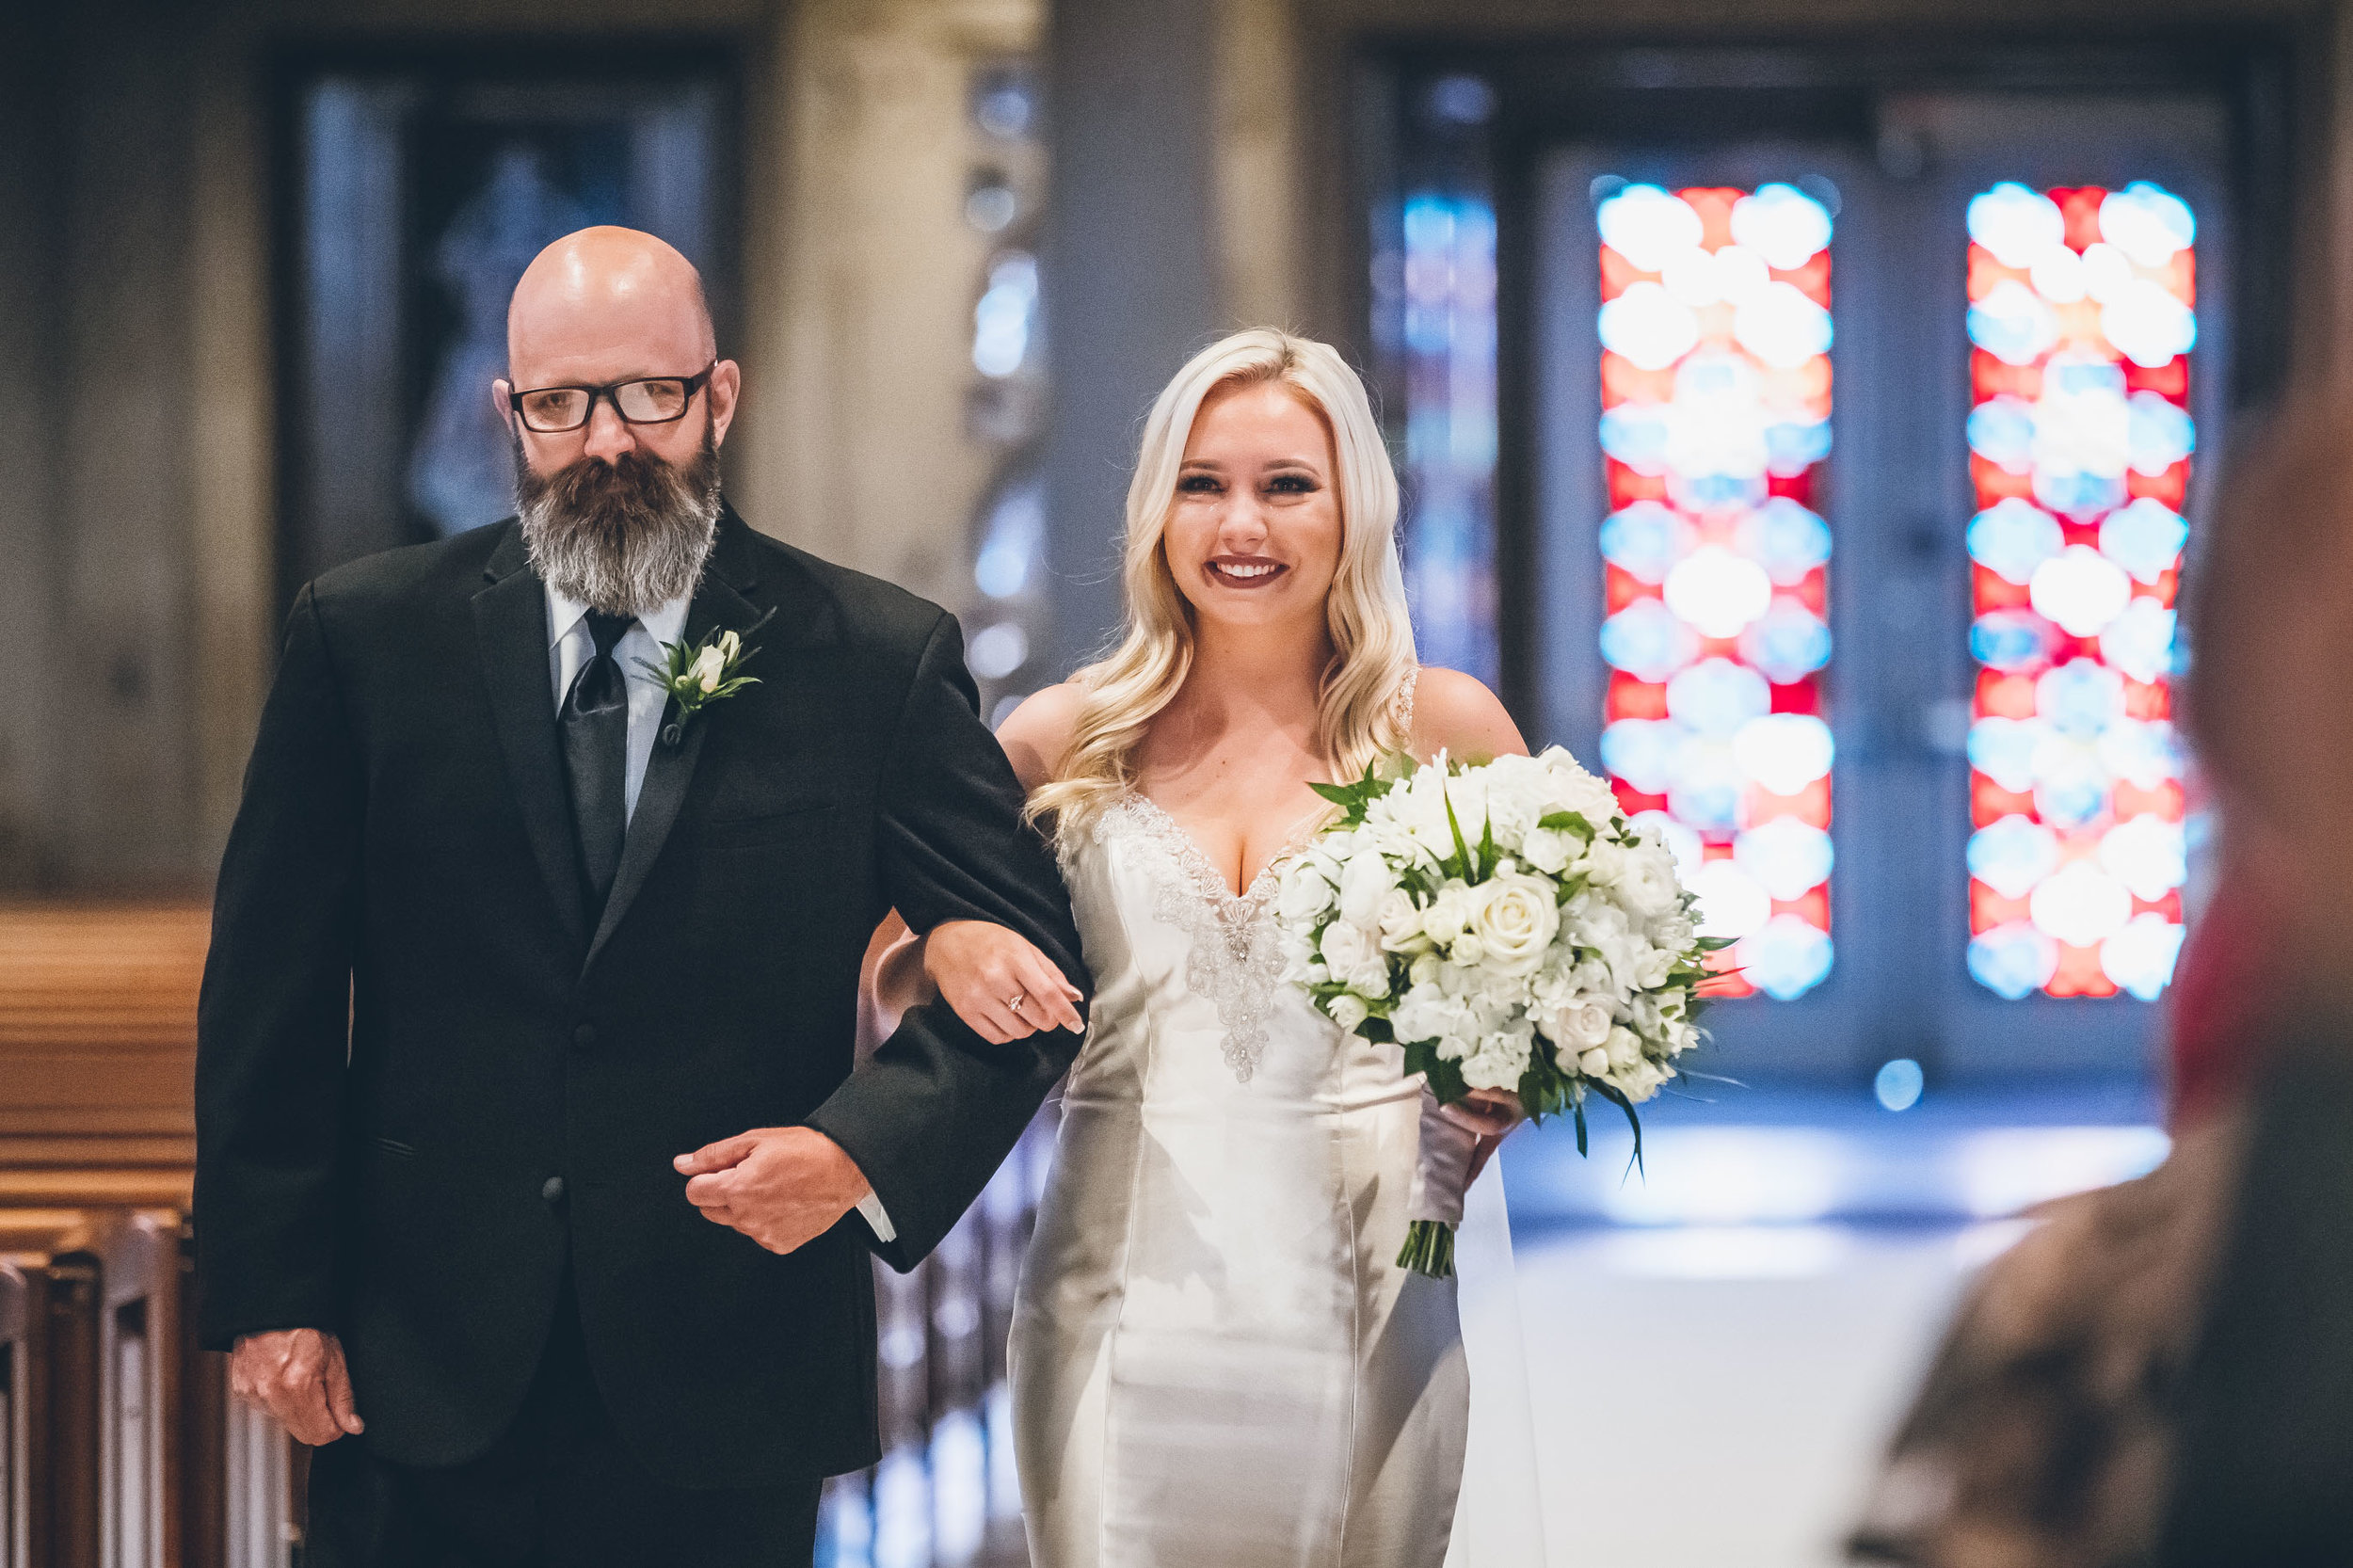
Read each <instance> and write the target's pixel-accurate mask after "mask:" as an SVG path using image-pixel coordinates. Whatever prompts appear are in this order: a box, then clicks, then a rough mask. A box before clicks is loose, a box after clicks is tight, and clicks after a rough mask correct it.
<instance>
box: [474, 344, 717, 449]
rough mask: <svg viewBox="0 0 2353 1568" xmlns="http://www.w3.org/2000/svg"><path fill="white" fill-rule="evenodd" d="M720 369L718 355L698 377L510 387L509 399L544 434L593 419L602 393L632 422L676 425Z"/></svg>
mask: <svg viewBox="0 0 2353 1568" xmlns="http://www.w3.org/2000/svg"><path fill="white" fill-rule="evenodd" d="M718 368H719V361H718V360H712V362H711V363H709V364H707V365H705V366H704V367H703V369H702V372H701V374H700V375H696V376H640V377H638V378H637V379H636V380H634V381H614V382H611V383H609V384H607V385H605V386H601V387H535V388H533V389H532V390H531V391H529V392H511V391H510V392H508V393H507V394H506V401H507V402H508V403H509V404H511V405H513V407H514V409H515V417H516V418H517V419H520V420H521V421H522V422H523V428H524V429H526V430H536V431H537V432H538V433H539V434H540V435H543V436H559V435H562V434H563V433H564V432H565V431H567V430H577V429H579V428H580V427H581V426H582V425H584V424H587V423H588V420H589V417H590V416H591V415H593V414H595V412H596V411H597V400H598V399H599V398H603V399H605V400H606V401H608V402H610V403H611V404H612V405H613V411H614V412H615V413H616V414H618V415H620V416H621V418H622V419H624V420H626V421H627V422H628V423H630V424H675V423H676V422H677V421H679V420H681V419H684V418H685V417H686V410H687V409H688V408H692V407H693V406H694V402H695V394H696V392H700V391H702V389H703V383H705V382H706V381H709V380H710V379H711V373H712V371H714V370H717V369H718Z"/></svg>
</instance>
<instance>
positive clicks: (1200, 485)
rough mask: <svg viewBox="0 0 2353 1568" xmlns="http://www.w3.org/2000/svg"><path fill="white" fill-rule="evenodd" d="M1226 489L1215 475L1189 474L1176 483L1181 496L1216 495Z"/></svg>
mask: <svg viewBox="0 0 2353 1568" xmlns="http://www.w3.org/2000/svg"><path fill="white" fill-rule="evenodd" d="M1224 488H1225V485H1224V484H1223V483H1222V482H1220V480H1219V479H1218V477H1217V475H1216V474H1214V473H1188V474H1185V475H1183V476H1182V477H1181V478H1179V479H1178V480H1177V494H1179V495H1215V494H1217V492H1218V491H1220V490H1222V489H1224Z"/></svg>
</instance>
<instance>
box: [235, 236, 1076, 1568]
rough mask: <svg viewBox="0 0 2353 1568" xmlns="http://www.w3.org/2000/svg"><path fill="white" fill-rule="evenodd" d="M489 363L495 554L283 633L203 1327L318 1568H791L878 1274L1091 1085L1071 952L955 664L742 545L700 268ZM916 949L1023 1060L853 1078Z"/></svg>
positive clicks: (542, 312)
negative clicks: (1084, 1077) (953, 977)
mask: <svg viewBox="0 0 2353 1568" xmlns="http://www.w3.org/2000/svg"><path fill="white" fill-rule="evenodd" d="M508 356H509V358H508V378H507V379H505V380H502V381H499V382H497V383H495V386H494V388H486V389H485V391H486V392H488V393H492V394H493V395H495V397H496V399H497V403H498V407H499V408H500V410H501V413H502V415H503V417H504V418H505V419H506V420H507V422H508V424H509V428H510V429H511V430H512V431H513V434H514V439H515V444H516V449H517V458H518V461H517V464H516V467H517V470H518V473H519V479H518V486H517V488H518V495H517V503H518V512H519V516H518V517H516V518H512V519H509V520H506V521H504V522H500V523H494V524H492V525H490V526H488V527H485V528H480V529H476V530H474V531H473V532H472V533H468V534H464V535H460V536H457V537H456V538H453V539H450V540H447V541H444V542H442V543H439V544H432V545H424V546H419V547H416V548H414V549H409V550H401V551H394V552H390V553H387V554H383V555H377V556H373V557H370V558H368V559H366V560H362V561H360V562H356V563H354V564H352V565H350V566H347V567H344V568H339V569H337V570H335V571H332V572H329V573H328V574H327V575H326V576H324V577H322V578H320V579H319V580H318V581H317V582H315V583H312V584H310V585H308V586H306V587H305V588H303V589H302V591H301V592H300V593H299V594H298V595H297V596H296V600H295V604H294V609H293V613H292V615H291V616H290V617H289V619H288V623H287V631H286V640H285V648H284V652H283V654H282V655H281V658H280V664H279V669H278V675H277V680H276V683H275V685H274V686H273V688H272V690H271V693H270V697H269V702H268V705H267V707H266V709H265V710H264V714H263V718H262V726H261V733H260V736H259V738H258V740H257V741H256V742H255V744H254V750H253V759H252V762H251V765H250V767H249V769H248V773H247V777H246V788H245V798H244V802H243V805H242V806H241V808H240V809H239V812H238V816H237V822H236V827H235V830H234V831H233V833H232V836H231V839H230V842H229V847H228V851H227V854H226V856H225V858H224V859H223V862H222V866H221V872H220V888H219V894H218V900H217V904H216V912H215V917H214V925H213V948H212V953H211V957H210V960H209V962H208V963H207V965H206V968H205V975H204V989H203V998H202V1002H201V1005H200V1018H199V1037H198V1056H197V1134H198V1155H197V1179H196V1211H197V1238H198V1247H199V1265H200V1280H201V1284H202V1312H201V1320H202V1332H203V1335H204V1337H205V1339H206V1340H207V1341H208V1342H209V1343H210V1344H212V1345H214V1346H215V1347H216V1348H219V1349H223V1350H232V1349H233V1354H232V1362H231V1377H232V1384H233V1386H234V1387H235V1388H236V1390H237V1392H238V1393H239V1395H240V1396H242V1397H244V1398H246V1399H248V1400H250V1401H252V1402H254V1403H256V1404H258V1405H261V1406H263V1407H264V1408H265V1409H267V1410H268V1411H269V1412H270V1413H271V1414H272V1415H273V1416H276V1417H277V1418H278V1419H279V1420H280V1421H281V1422H282V1423H283V1424H284V1425H285V1426H286V1427H287V1428H288V1430H290V1431H291V1432H293V1433H294V1434H295V1435H296V1437H299V1438H300V1439H301V1440H302V1441H304V1442H306V1443H310V1444H316V1445H324V1447H321V1448H320V1449H319V1451H318V1454H317V1456H316V1458H315V1460H314V1461H313V1463H312V1466H311V1490H310V1534H309V1538H308V1540H307V1542H306V1547H307V1550H306V1561H308V1562H310V1563H311V1564H312V1565H313V1568H347V1565H351V1564H404V1565H405V1564H432V1565H435V1568H457V1565H465V1568H476V1565H479V1568H492V1565H499V1568H504V1565H508V1564H512V1565H516V1568H521V1565H524V1564H532V1565H545V1568H570V1565H575V1564H581V1565H587V1564H599V1565H601V1564H611V1565H613V1568H647V1565H650V1564H660V1563H698V1564H699V1563H710V1564H714V1565H719V1564H742V1563H752V1562H760V1563H773V1564H786V1563H791V1562H795V1561H797V1562H801V1563H807V1562H808V1561H809V1560H810V1557H811V1553H812V1547H813V1535H814V1531H815V1527H816V1512H817V1501H818V1491H819V1485H820V1480H821V1478H822V1477H824V1476H825V1475H827V1474H831V1473H839V1472H841V1471H846V1470H854V1469H857V1468H860V1467H862V1466H864V1465H867V1464H872V1463H873V1461H874V1460H875V1458H876V1457H877V1442H876V1419H875V1416H876V1413H875V1377H874V1352H875V1346H874V1307H873V1302H872V1288H873V1276H872V1270H871V1267H870V1265H869V1262H868V1255H869V1253H870V1251H872V1252H879V1253H880V1254H881V1256H883V1257H884V1258H886V1259H887V1260H888V1261H889V1262H891V1263H892V1264H894V1265H896V1266H897V1267H899V1268H901V1269H905V1268H909V1267H912V1266H913V1264H914V1263H915V1262H916V1261H917V1260H918V1259H920V1258H921V1257H922V1256H924V1254H925V1253H927V1252H928V1251H929V1250H930V1249H931V1248H932V1246H933V1245H934V1244H935V1243H936V1241H937V1240H939V1238H940V1237H941V1236H942V1235H943V1234H944V1233H945V1232H946V1231H947V1230H948V1228H949V1227H950V1226H951V1225H952V1224H954V1222H955V1220H956V1218H957V1217H958V1216H959V1215H960V1214H961V1213H962V1212H963V1211H964V1209H965V1208H966V1207H967V1206H968V1204H969V1203H970V1201H971V1200H972V1198H973V1197H974V1196H975V1195H976V1194H977V1193H978V1192H979V1191H980V1189H981V1187H982V1185H983V1184H984V1182H985V1181H986V1180H987V1179H988V1177H989V1176H990V1174H991V1173H992V1172H993V1171H994V1170H995V1169H996V1167H997V1165H998V1162H999V1161H1000V1160H1001V1159H1002V1157H1003V1156H1004V1154H1005V1152H1006V1150H1007V1149H1008V1148H1010V1147H1011V1146H1012V1144H1013V1142H1014V1140H1015V1139H1016V1137H1017V1136H1018V1135H1019V1133H1020V1131H1021V1129H1022V1128H1023V1127H1024V1126H1025V1125H1026V1124H1027V1123H1028V1121H1029V1120H1030V1117H1031V1115H1032V1113H1033V1112H1035V1111H1036V1109H1037V1107H1038V1104H1039V1102H1040V1101H1041V1099H1042V1098H1043V1097H1044V1096H1045V1093H1046V1091H1047V1089H1048V1086H1049V1085H1050V1084H1051V1083H1052V1082H1053V1081H1054V1080H1055V1079H1056V1078H1057V1077H1058V1076H1059V1075H1060V1073H1061V1072H1062V1069H1063V1067H1064V1064H1067V1063H1068V1061H1069V1059H1070V1057H1071V1054H1072V1052H1073V1051H1074V1050H1075V1049H1076V1048H1077V1046H1078V1035H1077V1033H1076V1032H1074V1029H1073V1026H1075V1025H1077V1024H1078V1022H1079V1014H1078V1012H1077V1010H1076V1006H1075V1004H1076V1003H1077V1002H1078V1001H1079V1000H1080V992H1079V991H1078V989H1077V988H1076V987H1075V986H1073V985H1072V984H1069V983H1068V982H1067V981H1066V980H1065V978H1064V977H1065V975H1072V976H1083V973H1084V971H1083V969H1081V968H1080V964H1079V960H1078V957H1077V953H1078V950H1079V938H1078V933H1077V931H1076V929H1075V927H1074V926H1073V925H1072V923H1071V917H1070V906H1069V902H1068V899H1067V897H1066V895H1065V894H1064V891H1063V887H1062V883H1061V879H1060V878H1059V876H1058V875H1057V874H1056V872H1055V869H1054V865H1053V861H1052V858H1051V856H1049V854H1048V851H1047V849H1046V847H1045V845H1044V843H1043V842H1042V840H1040V839H1039V837H1038V836H1037V834H1036V833H1035V832H1034V831H1032V829H1031V828H1030V827H1029V826H1027V825H1026V824H1024V823H1023V821H1022V820H1021V804H1022V802H1021V791H1020V786H1019V784H1018V783H1017V782H1016V779H1015V777H1014V774H1013V770H1012V768H1011V767H1010V766H1008V765H1007V763H1006V761H1005V757H1004V754H1003V753H1002V752H1001V751H1000V750H999V748H998V746H997V743H996V741H995V740H994V739H993V738H992V737H991V736H990V734H989V732H988V730H987V729H986V728H984V726H983V725H982V723H981V722H980V718H979V716H978V713H977V712H976V706H975V702H976V699H975V694H974V690H973V686H972V682H971V679H970V677H969V676H968V674H967V673H966V670H965V667H964V663H963V659H962V654H961V642H960V639H959V636H958V633H957V630H956V624H955V622H954V620H953V619H952V617H950V616H948V615H947V614H945V613H944V612H943V611H941V610H940V609H938V608H937V607H936V606H935V605H931V604H927V603H925V602H923V601H922V600H919V599H916V598H914V597H913V596H912V595H909V594H905V593H902V592H900V591H899V590H898V589H896V588H893V587H891V586H889V585H888V584H884V583H880V582H877V581H875V580H873V579H872V578H867V577H863V576H860V575H859V574H857V573H856V572H851V571H846V570H843V569H842V568H839V567H835V566H831V565H829V564H827V563H825V562H824V561H820V560H818V559H816V558H815V557H813V556H810V555H808V554H805V553H803V552H800V551H797V550H793V549H791V548H788V547H787V546H785V545H782V544H779V543H776V542H775V541H774V540H771V539H768V538H765V537H763V536H760V535H758V534H755V533H754V532H753V531H752V530H751V529H750V528H749V527H747V526H746V525H745V524H744V521H743V520H741V519H740V518H738V517H737V516H736V515H735V513H734V511H733V510H732V509H731V508H730V507H729V506H728V504H727V503H726V502H725V500H724V499H722V496H721V492H720V482H719V470H718V453H719V447H720V443H721V442H722V441H724V440H726V439H727V434H728V426H729V424H730V422H731V421H732V419H733V417H734V414H735V412H736V408H737V395H738V390H739V385H740V376H739V373H738V371H737V367H736V365H735V363H734V362H733V361H732V360H722V359H720V358H719V357H718V355H717V352H716V349H715V346H714V344H713V342H712V328H711V318H710V315H709V313H708V312H707V311H706V310H705V308H704V302H703V296H702V290H701V285H700V281H699V280H698V279H697V278H696V275H695V272H694V268H693V267H692V266H690V265H689V264H687V262H686V260H685V258H683V257H682V256H680V255H679V254H678V252H677V251H675V250H673V249H672V248H670V247H668V246H667V245H665V244H664V243H663V242H662V241H660V240H658V239H656V238H654V237H653V236H652V235H649V234H642V233H637V232H632V231H629V230H624V229H589V230H584V231H582V232H579V233H576V234H573V235H570V236H568V237H567V238H565V239H563V240H559V241H557V242H556V243H555V244H554V245H552V246H551V247H549V248H548V249H547V250H545V251H544V252H542V253H541V254H540V256H539V257H538V259H537V260H536V261H535V262H533V263H532V264H531V266H530V268H529V269H528V271H526V273H525V274H524V276H523V279H522V281H521V282H520V284H519V285H518V286H517V289H516V291H515V296H514V302H513V305H512V308H511V312H510V315H509V319H508ZM665 645H667V648H668V650H669V651H668V652H667V653H666V656H665ZM665 668H666V672H667V678H666V679H665V678H664V672H665ZM894 906H895V907H896V908H897V909H898V910H899V911H901V912H902V913H903V914H904V917H905V919H906V920H907V921H908V922H909V923H910V924H911V925H912V926H913V927H914V928H915V929H917V930H918V931H921V932H925V933H927V934H928V936H929V943H928V948H927V951H928V952H930V953H931V954H932V955H933V956H934V957H936V958H940V959H943V960H944V959H946V958H948V957H951V956H953V957H954V958H955V960H956V963H957V968H958V969H959V972H967V973H970V974H974V975H978V976H980V977H982V983H983V984H987V985H988V986H989V987H990V988H991V995H992V997H996V998H1013V997H1021V998H1023V1000H1017V1001H1015V1002H1014V1003H1013V1005H1012V1011H1013V1012H1014V1013H1015V1014H1016V1015H1018V1014H1021V1013H1023V1011H1024V1008H1025V1006H1026V1009H1027V1016H1026V1017H1024V1018H1019V1019H1016V1020H1015V1024H1016V1026H1015V1027H1007V1028H1001V1029H994V1030H991V1031H987V1032H982V1031H976V1030H974V1029H971V1028H968V1026H966V1025H965V1024H964V1023H963V1022H962V1021H961V1020H960V1019H959V1018H958V1016H956V1014H955V1013H954V1012H953V1011H952V1010H951V1007H950V1006H946V1005H937V1004H934V1005H922V1006H915V1007H911V1008H909V1009H908V1010H907V1011H906V1013H905V1016H904V1018H903V1019H902V1020H901V1021H900V1022H899V1024H898V1027H897V1028H896V1030H895V1031H894V1032H892V1034H891V1035H890V1036H889V1038H888V1039H887V1040H885V1041H883V1042H882V1043H881V1044H880V1045H879V1047H877V1048H876V1049H875V1050H874V1052H873V1054H872V1057H871V1058H870V1059H868V1060H867V1061H865V1062H863V1063H859V1064H856V1066H855V1068H854V1066H853V1044H854V1038H855V1032H856V1017H857V995H856V984H857V971H858V964H859V959H860V957H861V955H862V953H863V952H864V949H865V947H866V943H867V936H868V933H870V932H872V931H873V930H874V928H875V926H876V924H877V922H878V921H879V920H881V919H882V917H883V915H884V912H885V911H886V910H887V909H889V908H892V907H894ZM1043 953H1050V954H1053V955H1054V957H1053V959H1052V960H1050V961H1049V960H1048V959H1047V958H1045V957H1044V956H1042V954H1043ZM941 989H942V990H943V992H945V993H946V998H947V1000H948V1001H949V1002H950V1003H960V1004H961V1005H963V1006H965V1007H966V1008H968V1009H970V1008H971V1007H972V1005H973V999H972V998H970V997H969V996H967V995H964V994H962V993H961V992H960V991H959V989H958V988H957V986H956V985H955V984H953V983H952V982H943V983H942V985H941Z"/></svg>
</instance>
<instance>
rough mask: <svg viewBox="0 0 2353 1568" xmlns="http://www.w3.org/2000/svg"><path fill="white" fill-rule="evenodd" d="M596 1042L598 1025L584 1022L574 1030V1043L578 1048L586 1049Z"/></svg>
mask: <svg viewBox="0 0 2353 1568" xmlns="http://www.w3.org/2000/svg"><path fill="white" fill-rule="evenodd" d="M596 1043H597V1026H596V1025H595V1024H582V1025H581V1026H580V1027H579V1028H578V1029H575V1030H573V1031H572V1045H573V1047H574V1048H576V1049H580V1050H586V1049H587V1048H589V1047H590V1046H593V1045H595V1044H596Z"/></svg>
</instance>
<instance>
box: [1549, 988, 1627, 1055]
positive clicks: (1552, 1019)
mask: <svg viewBox="0 0 2353 1568" xmlns="http://www.w3.org/2000/svg"><path fill="white" fill-rule="evenodd" d="M1536 1028H1537V1029H1538V1031H1539V1032H1542V1033H1543V1035H1544V1036H1545V1039H1547V1040H1550V1041H1551V1042H1552V1043H1553V1044H1554V1045H1556V1046H1559V1047H1560V1048H1561V1049H1562V1050H1565V1051H1568V1052H1570V1053H1571V1054H1573V1055H1581V1054H1582V1053H1584V1052H1586V1051H1589V1050H1591V1049H1593V1048H1594V1047H1595V1046H1598V1045H1600V1044H1601V1043H1602V1042H1603V1041H1604V1040H1607V1039H1609V1003H1607V1002H1605V1001H1602V1000H1599V999H1598V998H1594V997H1580V998H1577V999H1576V1000H1571V1001H1567V1002H1564V1003H1562V1004H1561V1006H1559V1007H1556V1008H1554V1009H1553V1010H1552V1011H1551V1012H1549V1013H1547V1014H1545V1016H1543V1017H1542V1018H1540V1019H1538V1020H1537V1023H1536Z"/></svg>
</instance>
